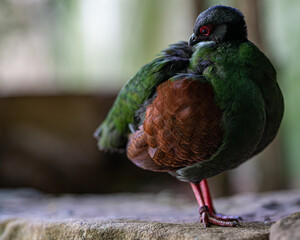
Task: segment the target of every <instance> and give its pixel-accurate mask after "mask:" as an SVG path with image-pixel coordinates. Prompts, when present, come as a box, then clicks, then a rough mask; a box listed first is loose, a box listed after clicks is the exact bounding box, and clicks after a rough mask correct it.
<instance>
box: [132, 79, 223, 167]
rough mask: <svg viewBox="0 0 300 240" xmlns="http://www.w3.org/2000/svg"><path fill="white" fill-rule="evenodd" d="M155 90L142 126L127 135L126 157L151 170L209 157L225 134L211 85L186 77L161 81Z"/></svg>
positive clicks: (182, 164) (183, 164)
mask: <svg viewBox="0 0 300 240" xmlns="http://www.w3.org/2000/svg"><path fill="white" fill-rule="evenodd" d="M156 93H157V94H156V98H155V99H154V100H153V102H152V103H151V104H150V105H149V106H148V107H147V109H146V114H145V120H144V122H143V125H142V126H140V127H139V130H138V131H137V132H135V133H134V134H133V135H132V136H131V137H130V140H129V143H128V146H127V156H128V158H129V159H131V160H132V161H133V162H134V163H135V164H136V165H138V166H140V167H142V168H146V169H149V170H154V171H172V170H175V169H178V168H181V167H185V166H190V165H192V164H194V163H196V162H199V161H204V160H207V159H209V158H210V157H211V156H212V155H213V154H214V153H215V151H216V150H217V149H218V148H219V146H220V145H221V143H222V139H223V135H224V133H223V129H222V126H221V118H222V112H221V110H220V108H219V107H218V106H217V105H216V104H215V102H214V92H213V89H212V87H211V85H210V84H209V83H203V82H200V81H195V80H192V79H189V78H188V77H187V78H183V79H180V80H176V81H171V80H168V81H166V82H164V83H162V84H160V85H159V86H158V88H157V92H156Z"/></svg>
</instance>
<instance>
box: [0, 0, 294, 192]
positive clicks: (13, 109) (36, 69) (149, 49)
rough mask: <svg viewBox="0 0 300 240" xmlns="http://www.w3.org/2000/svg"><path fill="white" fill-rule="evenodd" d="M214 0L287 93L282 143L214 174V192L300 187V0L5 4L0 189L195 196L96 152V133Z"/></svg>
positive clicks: (1, 17) (12, 0)
mask: <svg viewBox="0 0 300 240" xmlns="http://www.w3.org/2000/svg"><path fill="white" fill-rule="evenodd" d="M214 4H224V5H229V6H233V7H237V8H239V9H240V10H241V11H242V12H243V13H244V14H245V16H246V21H247V24H248V32H249V39H250V40H251V41H253V42H254V43H255V44H256V45H257V46H258V47H259V48H260V49H262V50H263V51H264V52H265V54H266V55H267V56H268V57H269V58H270V59H271V61H272V62H273V64H274V65H275V67H276V69H277V72H278V81H279V84H280V86H281V88H282V90H283V94H284V97H285V105H286V110H285V117H284V121H283V123H282V126H281V129H280V133H279V135H278V137H277V138H276V140H275V141H274V142H273V143H272V144H271V145H270V146H269V147H268V148H267V149H266V150H265V151H264V152H263V153H262V154H259V155H258V156H256V157H255V159H253V160H251V161H248V162H247V163H245V164H243V165H242V166H241V167H239V168H237V169H235V170H232V171H228V172H225V173H222V174H220V175H218V176H216V177H213V178H211V179H209V182H210V184H211V185H212V191H213V195H215V196H224V195H230V194H234V193H239V192H247V191H270V190H277V189H287V188H299V187H300V174H299V172H300V161H299V159H298V158H299V156H300V124H299V123H300V110H299V103H298V102H299V101H300V80H299V79H300V67H299V60H298V58H299V53H300V44H299V42H300V31H299V27H298V22H299V21H300V15H299V9H300V2H299V1H293V0H289V1H280V0H260V1H259V0H241V1H229V0H228V1H218V0H213V1H208V0H143V1H141V0H126V1H124V0H98V1H94V0H64V1H61V0H22V1H19V0H1V1H0V97H1V98H0V187H6V188H7V187H34V188H37V189H39V190H42V191H45V192H51V193H64V192H68V193H86V192H95V193H110V192H122V191H127V192H157V193H158V192H161V191H166V190H167V191H174V192H181V193H183V192H189V193H190V195H191V196H192V193H191V190H190V189H189V186H188V185H187V184H185V183H180V182H178V181H177V180H176V179H175V178H173V177H171V176H170V175H168V174H165V173H153V172H148V171H144V170H141V169H139V168H137V167H135V166H134V165H133V164H132V163H131V162H130V161H128V160H126V157H125V156H123V155H121V154H108V153H103V152H99V151H98V149H97V146H96V141H95V140H94V139H93V137H92V134H93V132H94V130H95V129H96V127H97V126H98V125H99V124H100V123H101V121H102V120H103V119H104V117H105V115H106V113H107V111H108V109H109V108H110V106H111V105H112V103H113V100H114V98H115V96H116V94H117V92H118V91H119V90H120V88H121V87H122V86H123V84H124V83H125V82H126V81H127V80H128V79H129V78H130V77H131V76H132V75H133V74H135V73H136V72H137V71H138V70H139V68H140V67H141V66H143V65H144V64H146V63H147V62H149V61H150V60H152V59H153V58H154V57H155V55H156V54H157V53H158V52H159V51H160V50H162V49H164V48H166V47H167V46H168V45H169V44H171V43H174V42H177V41H179V40H185V41H187V40H188V38H189V36H190V35H191V33H192V28H193V24H194V21H195V19H196V17H197V15H198V14H199V13H200V12H201V11H202V10H204V9H206V8H207V7H209V6H212V5H214Z"/></svg>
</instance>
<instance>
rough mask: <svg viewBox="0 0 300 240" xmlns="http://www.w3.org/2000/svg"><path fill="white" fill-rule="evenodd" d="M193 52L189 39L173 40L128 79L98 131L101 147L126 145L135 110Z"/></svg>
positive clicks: (173, 73) (113, 148) (181, 69)
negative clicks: (188, 42)
mask: <svg viewBox="0 0 300 240" xmlns="http://www.w3.org/2000/svg"><path fill="white" fill-rule="evenodd" d="M191 55H192V50H191V48H190V47H189V46H188V45H187V43H186V42H179V43H176V44H173V45H171V46H170V47H169V48H167V49H165V50H163V51H162V52H161V54H160V55H159V56H158V57H157V58H156V59H155V60H153V61H152V62H151V63H149V64H147V65H145V66H144V67H143V68H142V69H141V70H140V71H139V72H138V73H137V74H136V75H135V76H134V77H133V78H131V79H130V80H129V81H128V82H127V84H126V85H125V86H124V87H123V88H122V89H121V91H120V93H119V95H118V97H117V99H116V100H115V102H114V105H113V107H112V108H111V110H110V112H109V113H108V115H107V117H106V119H105V120H104V122H103V123H102V124H101V125H100V127H99V128H98V129H97V130H96V131H95V134H94V136H95V138H97V139H98V146H99V148H100V149H104V150H105V149H107V150H117V149H122V148H124V147H125V146H126V142H127V135H128V133H129V127H128V125H129V124H131V123H134V120H135V119H134V118H135V113H136V111H137V110H138V109H139V108H140V107H141V105H142V104H143V103H144V102H145V101H146V100H147V99H148V98H149V97H150V96H151V95H152V94H153V93H154V92H155V89H156V87H157V86H158V85H159V84H160V83H162V82H164V81H166V80H167V79H169V78H170V77H172V76H173V75H175V74H176V73H179V72H183V71H185V70H186V68H187V66H188V65H189V60H190V57H191Z"/></svg>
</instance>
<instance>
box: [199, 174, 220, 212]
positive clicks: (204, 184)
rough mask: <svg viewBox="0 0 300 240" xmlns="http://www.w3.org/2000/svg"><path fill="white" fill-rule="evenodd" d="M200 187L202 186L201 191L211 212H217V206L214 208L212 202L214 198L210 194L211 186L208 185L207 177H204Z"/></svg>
mask: <svg viewBox="0 0 300 240" xmlns="http://www.w3.org/2000/svg"><path fill="white" fill-rule="evenodd" d="M200 188H201V191H202V193H203V196H204V202H205V205H207V206H208V208H209V211H210V212H211V213H216V211H215V208H214V204H213V202H212V198H211V195H210V191H209V187H208V184H207V180H206V179H203V180H202V181H201V182H200Z"/></svg>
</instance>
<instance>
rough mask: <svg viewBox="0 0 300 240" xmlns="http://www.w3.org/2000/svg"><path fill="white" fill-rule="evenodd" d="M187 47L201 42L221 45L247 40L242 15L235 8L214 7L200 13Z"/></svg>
mask: <svg viewBox="0 0 300 240" xmlns="http://www.w3.org/2000/svg"><path fill="white" fill-rule="evenodd" d="M193 32H194V33H193V34H192V36H191V37H190V39H189V45H195V44H197V43H199V42H203V41H214V42H215V43H217V44H219V43H223V42H228V41H244V40H246V39H247V27H246V22H245V19H244V15H243V14H242V13H241V12H240V11H239V10H237V9H236V8H232V7H227V6H222V5H216V6H213V7H210V8H209V9H207V10H206V11H204V12H202V13H201V14H200V15H199V16H198V18H197V20H196V23H195V25H194V29H193Z"/></svg>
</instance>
